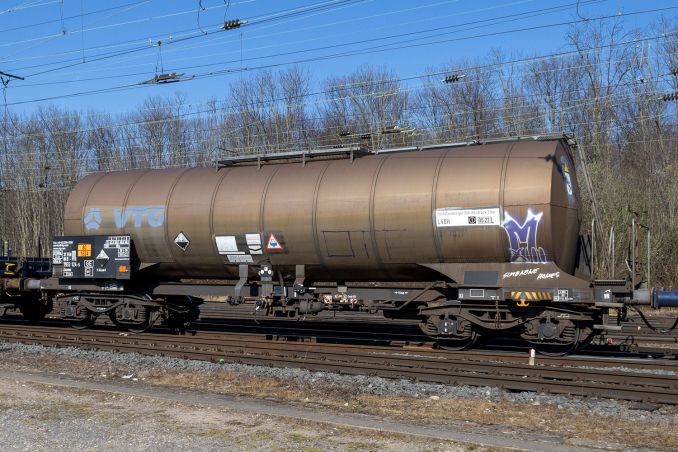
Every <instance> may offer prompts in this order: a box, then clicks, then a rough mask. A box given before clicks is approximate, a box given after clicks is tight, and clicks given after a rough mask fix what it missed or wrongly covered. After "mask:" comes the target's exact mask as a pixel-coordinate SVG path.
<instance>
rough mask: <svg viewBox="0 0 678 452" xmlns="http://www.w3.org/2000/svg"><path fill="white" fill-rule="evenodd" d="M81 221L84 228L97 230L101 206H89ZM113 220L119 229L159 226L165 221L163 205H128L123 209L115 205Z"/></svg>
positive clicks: (99, 224)
mask: <svg viewBox="0 0 678 452" xmlns="http://www.w3.org/2000/svg"><path fill="white" fill-rule="evenodd" d="M82 221H83V223H84V224H85V230H87V231H91V230H95V231H96V230H99V228H100V227H101V223H102V221H103V216H102V209H101V207H90V208H89V209H88V210H87V213H86V214H85V216H84V217H83V219H82ZM113 221H114V222H115V227H116V228H119V229H122V228H124V227H127V226H130V227H134V228H140V227H143V226H148V227H151V228H159V227H161V226H162V225H163V224H164V223H165V206H130V207H125V208H124V209H121V208H119V207H116V208H114V209H113Z"/></svg>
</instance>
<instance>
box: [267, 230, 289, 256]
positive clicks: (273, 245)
mask: <svg viewBox="0 0 678 452" xmlns="http://www.w3.org/2000/svg"><path fill="white" fill-rule="evenodd" d="M266 251H274V252H275V251H285V248H283V246H282V245H281V244H280V241H279V240H278V239H277V238H276V236H275V234H269V235H268V240H266Z"/></svg>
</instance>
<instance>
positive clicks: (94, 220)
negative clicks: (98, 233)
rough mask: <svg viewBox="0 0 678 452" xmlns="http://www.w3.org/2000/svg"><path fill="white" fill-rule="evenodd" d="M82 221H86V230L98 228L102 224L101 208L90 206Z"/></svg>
mask: <svg viewBox="0 0 678 452" xmlns="http://www.w3.org/2000/svg"><path fill="white" fill-rule="evenodd" d="M82 221H83V222H84V223H85V230H87V231H89V230H92V229H94V230H98V229H99V226H101V208H99V207H90V208H89V210H88V211H87V213H86V214H85V217H84V218H83V219H82Z"/></svg>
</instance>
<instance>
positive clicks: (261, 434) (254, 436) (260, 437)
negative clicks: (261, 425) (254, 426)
mask: <svg viewBox="0 0 678 452" xmlns="http://www.w3.org/2000/svg"><path fill="white" fill-rule="evenodd" d="M248 436H249V439H251V440H252V441H258V442H268V441H271V440H272V439H273V435H271V434H270V433H269V432H267V431H264V430H255V431H253V432H251V433H250V434H249V435H248Z"/></svg>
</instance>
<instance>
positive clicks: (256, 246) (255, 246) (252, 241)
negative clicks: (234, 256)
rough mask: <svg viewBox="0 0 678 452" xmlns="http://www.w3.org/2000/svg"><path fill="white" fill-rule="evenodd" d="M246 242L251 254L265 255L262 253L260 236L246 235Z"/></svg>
mask: <svg viewBox="0 0 678 452" xmlns="http://www.w3.org/2000/svg"><path fill="white" fill-rule="evenodd" d="M245 241H246V242H247V248H249V250H250V254H263V252H262V251H261V235H259V234H245Z"/></svg>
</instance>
